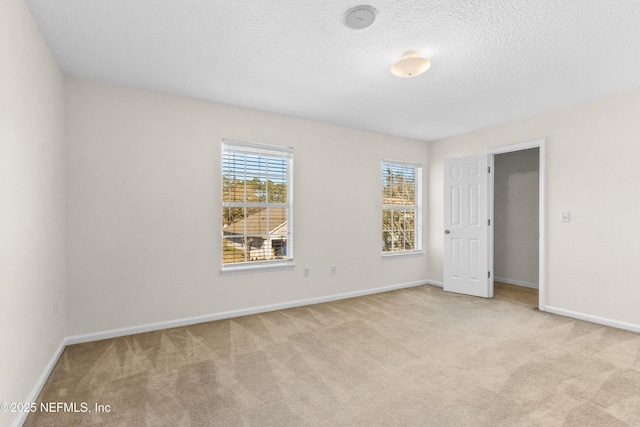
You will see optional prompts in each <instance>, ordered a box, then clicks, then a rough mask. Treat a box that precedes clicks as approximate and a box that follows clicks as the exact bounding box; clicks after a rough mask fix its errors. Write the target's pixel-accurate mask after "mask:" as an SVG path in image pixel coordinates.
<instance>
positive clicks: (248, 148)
mask: <svg viewBox="0 0 640 427" xmlns="http://www.w3.org/2000/svg"><path fill="white" fill-rule="evenodd" d="M234 152H237V153H239V154H240V155H255V156H262V157H267V158H274V159H283V160H284V161H285V162H286V172H285V176H286V184H287V187H286V201H285V202H284V203H276V202H271V201H269V195H268V193H267V196H266V199H265V201H263V202H248V201H247V200H246V184H245V194H244V201H242V202H238V201H233V202H232V201H229V200H227V201H225V200H224V182H225V181H224V180H225V177H228V176H231V174H226V173H225V159H226V157H225V156H230V155H231V154H232V153H234ZM243 162H244V165H245V168H244V173H243V174H242V175H240V176H241V179H243V181H245V182H246V181H247V179H248V178H249V179H250V178H251V177H252V176H255V175H253V174H248V173H247V168H246V158H245V159H243ZM220 166H221V169H220V175H219V177H220V178H219V179H220V189H221V194H220V202H221V210H220V213H221V216H220V221H219V226H220V236H221V242H220V243H221V245H220V248H221V255H220V263H221V265H222V266H221V272H222V273H223V274H226V273H235V272H250V271H264V270H281V269H290V268H293V267H294V263H293V148H292V147H285V146H279V145H269V144H260V143H255V142H246V141H238V140H232V139H227V138H223V139H222V144H221V156H220ZM236 176H238V175H236ZM265 179H267V180H268V175H265ZM225 208H243V209H249V208H251V209H255V208H265V209H266V208H270V209H273V208H284V209H285V211H286V234H285V235H286V251H285V257H284V258H282V259H268V260H258V261H251V260H248V259H247V252H246V247H245V259H244V261H240V262H232V263H225V262H224V247H225V239H228V236H225V231H224V230H225V228H226V227H225V226H224V218H223V216H222V212H223V211H224V209H225ZM245 212H246V211H245ZM244 218H245V220H246V218H248V216H246V213H245V217H244ZM267 231H269V230H268V228H267ZM237 235H238V236H241V239H242V240H243V241H246V240H247V238H248V237H251V236H252V235H251V234H247V226H246V224H245V225H244V233H243V234H237Z"/></svg>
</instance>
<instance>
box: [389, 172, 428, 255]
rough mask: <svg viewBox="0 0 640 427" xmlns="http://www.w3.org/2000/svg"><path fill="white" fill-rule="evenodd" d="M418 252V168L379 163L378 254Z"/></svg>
mask: <svg viewBox="0 0 640 427" xmlns="http://www.w3.org/2000/svg"><path fill="white" fill-rule="evenodd" d="M419 251H422V167H421V166H420V165H416V164H410V163H402V162H392V161H386V160H385V161H383V162H382V253H383V255H385V254H401V253H412V252H419Z"/></svg>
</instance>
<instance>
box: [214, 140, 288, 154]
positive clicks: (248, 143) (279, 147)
mask: <svg viewBox="0 0 640 427" xmlns="http://www.w3.org/2000/svg"><path fill="white" fill-rule="evenodd" d="M222 142H223V143H225V144H228V145H234V146H237V147H246V148H251V149H255V150H262V151H276V152H279V153H293V147H286V146H283V145H272V144H261V143H259V142H252V141H238V140H237V139H229V138H222Z"/></svg>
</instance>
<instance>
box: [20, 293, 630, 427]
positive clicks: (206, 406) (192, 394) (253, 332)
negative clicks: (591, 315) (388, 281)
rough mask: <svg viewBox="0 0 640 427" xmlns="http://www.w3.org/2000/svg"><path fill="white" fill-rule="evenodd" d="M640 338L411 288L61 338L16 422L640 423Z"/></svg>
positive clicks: (506, 304)
mask: <svg viewBox="0 0 640 427" xmlns="http://www.w3.org/2000/svg"><path fill="white" fill-rule="evenodd" d="M639 349H640V335H638V334H635V333H632V332H626V331H622V330H617V329H613V328H608V327H604V326H599V325H595V324H591V323H587V322H582V321H578V320H573V319H569V318H564V317H559V316H555V315H551V314H546V313H542V312H539V311H537V310H535V309H533V308H532V307H530V306H528V305H526V304H521V303H518V302H510V301H505V300H497V299H493V300H486V299H482V298H474V297H467V296H461V295H455V294H447V293H445V292H443V291H442V290H441V289H439V288H436V287H431V286H421V287H416V288H411V289H404V290H399V291H393V292H388V293H384V294H377V295H372V296H366V297H360V298H354V299H350V300H343V301H337V302H330V303H325V304H319V305H314V306H308V307H301V308H295V309H289V310H282V311H277V312H272V313H266V314H260V315H253V316H247V317H241V318H236V319H230V320H222V321H217V322H209V323H202V324H198V325H194V326H189V327H182V328H175V329H168V330H163V331H157V332H151V333H145V334H139V335H134V336H129V337H123V338H117V339H110V340H104V341H98V342H93V343H87V344H79V345H74V346H70V347H67V349H66V350H65V351H64V353H63V355H62V357H61V359H60V361H59V362H58V364H57V366H56V367H55V369H54V371H53V373H52V375H51V377H50V378H49V380H48V381H47V383H46V385H45V387H44V389H43V391H42V393H41V395H40V398H39V399H40V401H45V402H78V403H79V402H87V404H88V407H89V409H92V410H93V409H94V404H95V403H99V404H103V405H110V407H111V412H109V413H96V412H91V413H69V412H61V413H43V412H35V413H32V414H30V415H29V417H28V419H27V421H26V423H25V426H50V425H51V426H54V425H56V426H97V425H100V426H335V425H339V426H563V425H564V426H607V427H611V426H624V425H629V426H638V425H640V351H639Z"/></svg>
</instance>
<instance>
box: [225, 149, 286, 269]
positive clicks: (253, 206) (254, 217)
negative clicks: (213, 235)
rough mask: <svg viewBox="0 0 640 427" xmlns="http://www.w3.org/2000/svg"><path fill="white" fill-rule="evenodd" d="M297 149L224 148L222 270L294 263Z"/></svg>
mask: <svg viewBox="0 0 640 427" xmlns="http://www.w3.org/2000/svg"><path fill="white" fill-rule="evenodd" d="M292 168H293V150H292V149H291V148H288V147H278V146H271V145H263V144H255V143H247V142H239V141H231V140H224V141H223V143H222V268H223V270H225V269H230V268H237V267H246V266H251V267H260V266H264V267H272V266H275V265H282V264H285V265H286V264H292V261H293V239H292V236H293V200H292V194H293V191H292V189H293V185H292V184H293V183H292V180H293V173H292V172H293V170H292Z"/></svg>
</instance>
